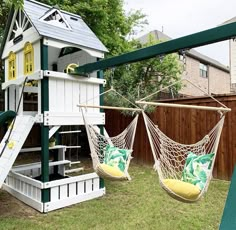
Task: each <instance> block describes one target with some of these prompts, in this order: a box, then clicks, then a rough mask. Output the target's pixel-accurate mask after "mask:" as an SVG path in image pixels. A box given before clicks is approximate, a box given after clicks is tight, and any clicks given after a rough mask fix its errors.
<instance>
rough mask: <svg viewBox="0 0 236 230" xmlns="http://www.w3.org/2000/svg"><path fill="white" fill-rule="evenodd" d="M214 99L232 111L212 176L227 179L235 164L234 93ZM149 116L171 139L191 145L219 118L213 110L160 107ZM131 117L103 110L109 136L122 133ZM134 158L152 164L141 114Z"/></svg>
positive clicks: (203, 102)
mask: <svg viewBox="0 0 236 230" xmlns="http://www.w3.org/2000/svg"><path fill="white" fill-rule="evenodd" d="M216 99H218V100H219V101H221V102H222V103H224V104H225V105H226V106H228V107H229V108H231V109H232V111H231V112H229V113H227V114H226V119H225V123H224V127H223V130H222V135H221V139H220V144H219V148H218V153H217V158H216V163H215V167H214V177H215V178H218V179H226V180H230V178H231V176H232V172H233V167H234V164H235V163H236V139H235V136H236V95H229V96H218V97H216ZM170 102H171V103H181V104H193V105H202V106H219V105H218V104H217V103H216V102H214V101H212V99H209V98H198V99H180V100H178V101H177V100H172V101H170ZM150 118H151V119H152V121H153V122H154V123H155V124H158V126H159V128H160V129H161V130H162V131H163V132H164V133H165V134H166V135H167V136H169V137H170V138H172V139H173V140H175V141H177V142H180V143H184V144H192V143H195V142H197V141H199V140H200V139H202V138H203V137H204V136H205V135H206V134H207V133H208V132H209V131H210V130H211V129H212V128H213V127H214V125H215V124H216V123H217V121H218V120H219V115H218V113H217V112H214V111H203V110H194V109H182V108H181V109H180V108H167V107H165V108H164V107H159V108H157V109H156V111H155V112H154V113H152V114H151V115H150ZM131 120H132V117H128V116H123V115H121V114H120V112H118V111H114V110H107V111H106V129H107V131H108V133H109V134H110V135H111V136H114V135H117V134H118V133H119V132H121V131H122V130H123V129H124V128H125V127H126V126H127V125H128V124H129V122H130V121H131ZM133 157H134V159H133V160H134V161H136V162H138V163H140V164H152V163H154V161H153V156H152V153H151V148H150V144H149V141H148V137H147V132H146V129H145V126H144V121H143V118H142V115H140V117H139V122H138V127H137V133H136V137H135V143H134V152H133Z"/></svg>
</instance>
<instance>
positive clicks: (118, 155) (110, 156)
mask: <svg viewBox="0 0 236 230" xmlns="http://www.w3.org/2000/svg"><path fill="white" fill-rule="evenodd" d="M131 153H132V150H129V149H119V148H117V147H114V146H110V145H107V146H106V147H105V148H104V162H103V163H104V164H107V165H110V166H112V167H116V168H118V169H119V170H120V171H122V172H124V171H125V168H126V162H127V160H128V158H129V156H130V155H131Z"/></svg>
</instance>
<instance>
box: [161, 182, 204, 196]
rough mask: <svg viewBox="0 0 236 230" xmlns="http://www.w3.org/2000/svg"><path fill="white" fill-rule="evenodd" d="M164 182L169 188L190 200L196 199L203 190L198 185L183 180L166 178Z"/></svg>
mask: <svg viewBox="0 0 236 230" xmlns="http://www.w3.org/2000/svg"><path fill="white" fill-rule="evenodd" d="M162 182H163V184H164V185H165V186H166V187H167V188H168V189H169V190H171V191H172V192H174V193H175V194H177V195H179V196H181V197H183V198H186V199H189V200H195V199H196V198H197V197H198V196H199V194H200V192H201V191H200V189H199V188H198V187H197V186H195V185H193V184H190V183H187V182H184V181H181V180H175V179H164V180H163V181H162Z"/></svg>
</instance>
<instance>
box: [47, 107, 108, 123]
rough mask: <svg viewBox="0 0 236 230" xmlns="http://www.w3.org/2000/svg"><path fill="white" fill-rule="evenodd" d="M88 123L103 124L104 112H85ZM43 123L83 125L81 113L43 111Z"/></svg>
mask: <svg viewBox="0 0 236 230" xmlns="http://www.w3.org/2000/svg"><path fill="white" fill-rule="evenodd" d="M86 119H87V122H88V123H89V124H94V125H104V124H105V113H86ZM44 124H45V125H47V126H50V125H55V126H56V125H84V120H83V117H82V114H81V113H63V112H48V111H47V112H44Z"/></svg>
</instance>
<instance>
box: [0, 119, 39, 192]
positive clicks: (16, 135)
mask: <svg viewBox="0 0 236 230" xmlns="http://www.w3.org/2000/svg"><path fill="white" fill-rule="evenodd" d="M34 122H35V118H34V117H32V116H16V120H15V124H14V126H13V129H12V133H11V135H10V138H9V141H8V143H7V145H6V147H5V149H4V146H5V142H6V140H7V138H8V136H9V132H10V129H11V128H12V127H11V125H10V127H9V128H8V130H7V132H6V134H5V136H4V137H3V139H2V141H1V144H0V154H1V153H2V154H1V156H0V188H1V187H2V184H3V182H4V180H5V179H6V177H7V174H8V173H9V171H10V170H11V168H12V165H13V164H14V162H15V160H16V157H17V156H18V154H19V152H20V150H21V148H22V146H23V144H24V142H25V140H26V138H27V136H28V135H29V132H30V130H31V129H32V127H33V125H34ZM3 149H4V151H3ZM2 151H3V152H2Z"/></svg>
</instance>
